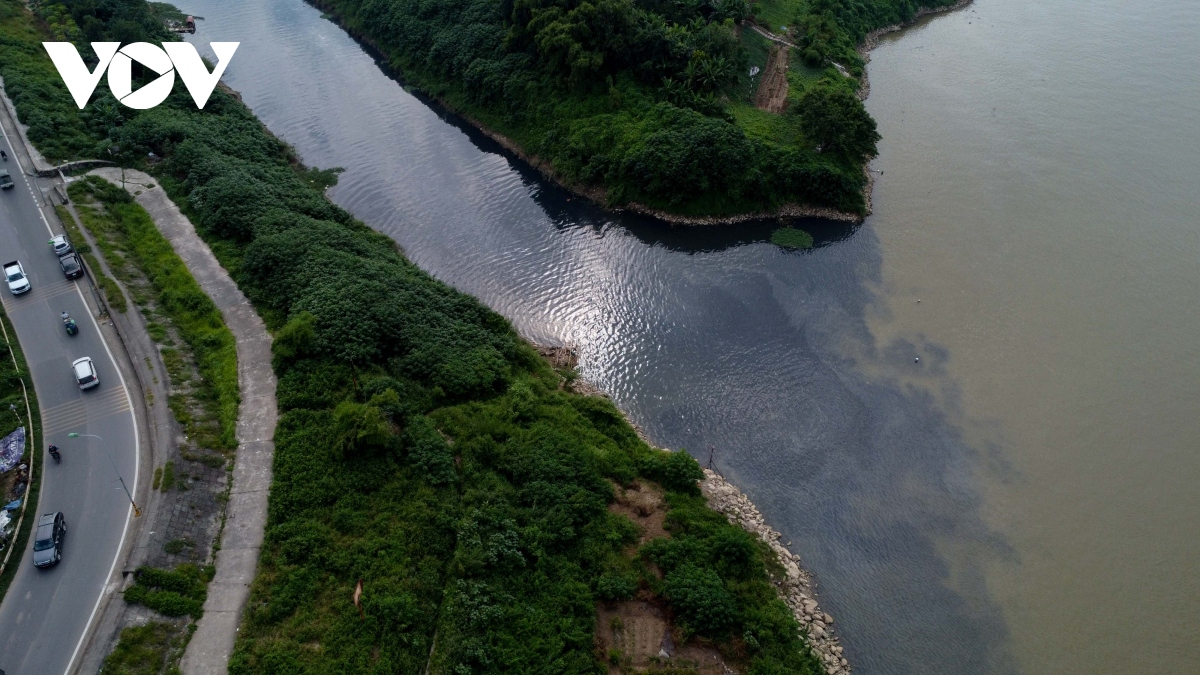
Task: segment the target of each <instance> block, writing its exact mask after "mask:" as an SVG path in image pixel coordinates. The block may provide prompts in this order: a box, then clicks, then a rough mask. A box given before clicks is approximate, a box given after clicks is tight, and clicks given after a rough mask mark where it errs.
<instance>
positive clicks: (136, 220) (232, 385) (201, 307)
mask: <svg viewBox="0 0 1200 675" xmlns="http://www.w3.org/2000/svg"><path fill="white" fill-rule="evenodd" d="M69 193H70V195H71V198H72V199H73V200H74V201H75V203H76V205H77V211H78V212H79V215H80V218H81V219H82V220H83V223H84V225H85V226H86V227H87V228H88V231H89V232H91V233H92V235H93V236H94V237H95V238H96V242H97V244H98V245H99V246H100V247H101V248H102V249H104V256H105V259H106V260H108V261H109V264H110V265H111V266H112V267H113V269H114V270H116V269H118V268H119V267H121V266H122V264H123V262H124V261H125V260H126V259H128V260H129V261H130V262H132V263H133V264H135V265H136V266H137V268H138V270H139V271H140V272H141V273H142V274H143V275H145V277H146V278H147V279H148V280H149V282H150V285H151V287H152V289H153V294H154V300H155V302H156V305H157V307H158V310H159V311H161V312H162V313H163V314H164V315H165V316H166V318H167V319H169V320H170V322H171V325H172V326H173V327H174V328H175V329H176V330H177V331H178V332H179V335H180V336H181V337H182V338H183V341H184V342H186V343H187V345H188V348H189V349H190V350H191V354H192V357H193V358H194V359H195V362H196V366H197V368H198V369H199V372H200V375H201V380H202V384H201V389H202V394H201V398H207V399H209V400H211V401H212V404H213V405H212V407H214V408H215V412H216V418H217V421H218V424H219V434H218V435H217V437H214V438H207V437H205V438H203V439H201V440H198V442H200V443H201V444H202V445H205V446H208V447H213V448H221V449H232V448H234V447H236V446H237V439H236V428H237V414H238V403H239V402H240V400H241V397H240V394H239V392H238V379H237V348H236V346H235V345H234V340H233V334H232V333H230V332H229V329H228V328H226V327H225V322H224V320H223V319H222V318H221V312H220V311H219V310H218V309H217V306H216V305H214V304H213V301H212V300H211V299H210V298H209V297H208V295H207V294H205V292H204V290H203V289H201V288H200V284H198V283H196V280H195V279H194V278H193V277H192V274H191V272H189V271H188V269H187V266H186V265H185V264H184V262H183V260H182V259H180V257H179V256H178V255H177V254H176V253H175V250H174V249H173V248H171V243H170V242H169V241H167V240H166V238H165V237H163V236H162V233H160V232H159V231H158V228H157V227H155V226H154V221H153V220H151V218H150V214H148V213H146V210H145V209H143V208H142V207H141V206H139V205H138V204H137V203H135V202H134V201H133V197H131V196H130V195H129V193H128V192H126V191H125V190H124V189H122V188H120V187H118V186H116V185H113V184H112V183H109V182H108V181H106V180H104V179H102V178H100V177H98V176H86V177H85V178H84V179H82V180H79V181H76V182H74V183H72V184H71V187H70V189H69ZM89 202H98V204H99V206H98V207H92V206H89V205H88V203H89ZM151 329H152V331H153V322H152V326H151ZM160 330H162V329H161V328H160ZM156 339H159V340H160V341H161V337H159V338H156ZM172 353H173V354H174V355H175V356H177V357H179V353H178V352H177V351H174V350H172ZM167 357H168V354H167V353H166V350H164V354H163V358H164V361H166V360H167ZM179 358H182V357H179ZM167 365H168V371H172V368H171V364H169V363H168V364H167ZM176 370H182V369H176ZM169 374H170V375H171V379H172V382H174V383H175V386H176V387H179V386H181V385H182V380H183V379H184V376H183V375H182V374H181V373H180V372H169ZM172 399H173V400H172V401H170V402H169V404H170V405H171V410H172V412H173V413H175V415H176V419H177V420H178V421H179V423H180V424H182V425H183V426H184V428H185V429H186V430H187V431H188V432H189V436H200V435H201V434H202V433H203V431H204V427H203V425H202V424H200V423H199V422H198V421H197V420H194V419H193V415H192V414H191V412H190V411H189V410H188V408H187V406H185V405H183V404H182V403H181V402H180V401H177V400H175V399H176V397H175V396H172Z"/></svg>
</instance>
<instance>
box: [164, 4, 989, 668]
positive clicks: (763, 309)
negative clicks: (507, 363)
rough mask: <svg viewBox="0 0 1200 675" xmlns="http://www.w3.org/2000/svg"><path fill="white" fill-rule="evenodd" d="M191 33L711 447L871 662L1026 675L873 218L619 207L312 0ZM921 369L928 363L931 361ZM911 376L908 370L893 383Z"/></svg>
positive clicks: (466, 279) (299, 136) (541, 333)
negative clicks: (713, 221) (889, 334)
mask: <svg viewBox="0 0 1200 675" xmlns="http://www.w3.org/2000/svg"><path fill="white" fill-rule="evenodd" d="M183 9H184V10H185V11H187V12H190V13H194V14H197V15H202V16H204V17H206V18H205V20H204V21H203V22H202V24H201V29H200V32H199V33H198V34H197V35H196V36H194V37H192V38H190V39H191V40H192V41H194V42H198V43H200V44H201V45H206V44H207V43H208V42H209V41H229V40H233V41H240V42H241V47H240V48H239V50H238V52H237V54H236V56H235V58H234V59H233V61H232V64H231V65H230V66H229V69H228V71H227V73H226V75H225V81H226V82H227V83H228V84H229V85H230V86H231V87H233V88H234V89H236V90H238V91H239V92H241V94H242V95H243V97H244V100H245V101H246V103H247V104H248V105H249V106H250V107H251V108H253V110H254V111H255V113H256V114H257V115H258V116H259V117H260V118H261V119H262V120H263V122H265V123H266V124H267V126H269V127H270V128H271V130H272V131H273V132H274V133H276V134H277V135H279V136H280V137H281V138H283V139H284V140H286V141H287V142H289V143H291V144H292V145H294V146H295V147H296V149H297V151H298V152H299V154H300V156H301V157H302V158H303V160H304V161H305V162H306V163H307V164H309V165H312V166H318V167H331V166H340V167H345V168H346V171H345V173H344V174H342V176H341V180H340V183H339V185H338V186H337V187H336V188H335V189H334V190H333V191H332V193H331V196H332V197H333V199H334V200H335V201H336V202H337V203H338V204H340V205H342V206H344V207H346V208H347V209H349V210H350V211H352V212H353V213H354V214H355V215H356V216H357V217H359V218H360V219H362V220H363V221H365V222H367V223H369V224H370V225H371V226H372V227H374V228H376V229H378V230H380V231H382V232H385V233H387V234H388V235H390V236H392V237H393V238H395V239H396V241H398V242H399V243H400V245H401V246H402V247H403V248H404V250H405V251H406V253H407V255H408V256H409V257H410V258H411V259H412V260H413V261H415V262H416V263H417V264H419V265H420V266H421V267H422V268H424V269H426V270H428V271H429V272H431V273H432V274H434V275H435V276H437V277H438V278H440V279H442V280H444V281H446V282H448V283H450V284H452V285H454V286H455V287H457V288H459V289H461V290H463V291H465V292H467V293H471V294H473V295H475V296H477V297H479V298H480V299H482V300H483V301H484V302H485V303H487V304H488V305H489V306H491V307H492V308H494V309H495V310H497V311H499V312H500V313H502V314H503V315H505V316H506V317H508V318H509V319H510V320H511V321H512V322H513V323H514V324H515V326H516V327H517V329H518V330H519V331H520V332H521V333H522V334H524V335H526V336H528V337H530V338H531V339H534V340H536V341H543V342H551V343H561V342H568V343H572V344H575V345H577V346H578V347H579V348H580V350H581V357H582V359H581V361H582V372H583V375H584V377H586V378H587V379H588V380H590V381H593V382H595V383H596V384H598V385H599V386H601V387H602V388H603V389H605V390H606V391H608V392H610V393H611V395H612V396H613V398H614V400H615V401H616V402H617V403H618V404H619V405H620V406H621V407H622V409H624V410H626V411H627V412H628V413H629V414H630V416H631V417H632V418H633V419H634V420H635V421H636V422H637V423H638V424H640V425H641V426H642V427H643V428H644V429H645V430H646V432H647V433H648V434H649V435H650V437H651V438H652V439H653V440H654V441H655V442H656V443H658V444H660V445H663V446H667V447H672V448H686V449H687V450H689V451H690V452H692V454H694V455H695V456H697V457H698V458H700V459H701V460H702V461H706V460H707V458H708V456H709V453H710V450H712V451H713V452H715V457H716V463H717V466H718V467H719V468H720V470H721V471H722V472H723V473H724V474H725V476H726V477H728V478H729V479H731V480H732V481H733V482H734V483H735V484H737V485H738V486H740V487H741V488H742V489H743V490H744V491H745V492H746V493H747V494H748V495H749V496H750V497H751V498H752V499H753V500H754V501H755V502H756V503H757V504H758V505H759V507H760V508H761V509H762V511H763V512H764V514H765V515H766V516H767V519H768V521H769V522H770V523H771V524H772V525H773V526H774V527H776V528H777V529H779V530H780V531H781V532H783V534H784V540H785V541H791V542H792V548H793V550H795V551H796V552H798V553H799V554H800V555H801V556H802V558H803V559H804V561H805V564H806V565H807V567H808V568H809V569H811V570H812V571H813V572H814V573H815V575H816V577H817V580H818V583H819V588H818V592H819V594H820V596H821V600H822V604H823V605H825V606H826V607H827V608H828V611H829V612H830V613H832V614H833V615H834V616H835V618H836V620H837V629H838V631H839V633H840V634H841V635H842V636H843V641H844V642H845V644H846V648H847V652H848V653H847V656H848V657H849V658H850V659H851V661H852V663H853V666H854V668H855V671H856V672H858V673H863V674H864V675H870V674H876V673H879V674H882V673H889V674H890V673H914V674H915V673H921V674H930V673H967V672H999V673H1003V672H1007V671H1009V670H1011V669H1012V664H1011V663H1010V662H1009V659H1008V656H1007V653H1008V641H1007V633H1006V629H1005V624H1004V621H1003V619H1002V616H1001V613H1000V609H999V608H998V607H997V606H996V604H995V603H993V602H992V601H991V600H990V599H989V597H988V594H987V592H986V589H985V587H984V582H983V577H982V574H983V572H982V570H981V569H979V568H978V566H977V565H976V563H975V562H971V561H968V562H967V563H965V564H964V563H963V562H961V561H958V562H955V563H954V565H953V567H954V570H953V574H954V576H955V580H956V583H955V587H954V588H953V590H952V589H951V586H950V584H949V578H950V576H951V573H952V570H951V567H952V565H951V563H950V562H949V561H948V559H947V558H946V556H945V551H944V549H943V546H944V544H945V543H946V542H952V543H954V544H955V545H956V546H967V547H970V548H972V550H974V551H976V555H977V556H979V557H981V558H990V559H996V560H1006V559H1011V557H1012V553H1011V551H1010V550H1009V548H1008V547H1007V545H1006V544H1005V543H1004V541H1003V540H1002V539H1001V538H999V537H998V536H997V535H995V534H993V533H992V532H990V531H989V529H988V528H987V527H986V526H985V525H984V523H983V520H982V518H981V515H980V496H979V494H978V490H977V487H976V482H977V472H978V471H979V467H980V465H981V462H980V457H979V454H978V452H977V451H976V450H974V449H972V448H971V447H969V446H968V444H966V443H965V442H964V440H963V438H962V437H961V436H960V434H959V432H958V431H957V426H956V425H955V424H954V422H953V420H952V419H950V418H949V417H948V416H947V413H945V412H943V410H944V409H945V405H944V403H942V402H940V401H939V400H938V399H937V398H936V397H935V396H934V395H932V394H930V393H929V389H928V387H924V386H922V387H915V386H911V385H908V384H905V383H904V382H903V381H902V380H901V379H900V378H899V377H898V376H897V375H896V374H897V373H902V374H904V375H905V377H907V376H908V375H912V374H913V373H917V374H919V375H920V376H921V377H922V378H923V381H925V382H927V383H935V384H938V386H944V387H950V384H949V382H948V380H947V378H946V375H945V368H944V364H945V361H946V360H947V359H948V358H949V355H948V353H947V351H946V350H945V349H943V348H940V347H939V346H938V345H936V344H933V343H930V342H928V341H913V340H909V339H903V338H902V339H897V340H894V341H892V342H890V343H889V344H887V345H885V346H882V347H878V346H876V345H875V342H874V338H873V337H872V335H871V333H870V331H869V330H868V326H867V314H868V310H869V308H870V306H872V304H873V303H875V302H877V300H878V298H877V293H878V292H877V290H875V289H876V288H877V287H878V285H879V284H880V282H881V271H880V270H881V264H882V263H881V257H882V253H881V249H880V242H879V238H878V236H877V234H876V232H875V230H874V227H873V225H872V224H871V223H870V222H868V223H867V224H866V225H864V226H861V227H854V226H848V225H844V224H840V223H831V222H825V221H804V222H800V223H797V225H799V226H801V227H803V228H805V229H807V230H809V231H810V232H812V233H813V235H814V237H815V239H816V242H817V247H816V248H815V249H813V250H811V251H807V252H789V251H784V250H782V249H780V248H778V247H776V246H774V245H772V244H770V243H769V241H768V238H769V236H770V232H771V231H772V230H773V229H774V228H775V227H778V223H773V222H768V223H757V224H753V223H752V224H745V225H738V226H733V227H712V228H672V227H668V226H665V225H663V224H661V223H658V222H656V221H652V220H648V219H644V218H640V217H631V216H628V215H622V214H611V213H606V212H604V211H602V210H600V209H598V208H596V207H594V206H592V205H589V204H588V203H586V202H585V201H583V200H581V199H579V198H574V197H572V195H570V194H569V193H566V192H564V191H563V190H561V189H559V188H557V187H556V186H554V185H552V184H549V183H547V182H546V181H544V180H543V179H542V178H541V177H540V175H538V174H537V173H536V172H534V171H532V170H530V169H529V168H527V167H525V166H522V165H520V164H519V163H517V162H516V161H515V160H514V159H513V158H512V157H510V156H508V155H506V154H505V153H504V152H503V151H502V150H501V149H500V148H499V147H498V146H497V145H496V144H494V143H493V142H491V141H490V140H488V139H487V138H486V137H484V136H482V135H481V134H479V133H478V132H476V131H474V130H473V129H471V128H469V127H468V126H466V125H464V124H462V123H460V122H458V121H456V120H455V119H454V118H453V117H452V116H450V115H448V114H446V113H445V111H443V110H440V109H438V108H437V107H436V106H432V105H430V104H429V103H428V102H427V101H424V100H422V99H420V98H418V97H416V96H414V95H412V94H410V93H408V92H407V91H405V89H404V88H403V85H402V83H399V82H397V81H395V80H393V79H390V78H389V77H388V76H387V75H386V74H385V73H383V72H382V71H381V70H380V68H379V66H378V65H377V64H376V63H375V61H374V60H373V58H372V56H371V55H370V54H368V53H367V52H366V51H364V49H363V48H362V47H361V46H360V45H359V44H357V43H355V42H354V41H353V40H351V39H350V38H349V37H348V36H347V35H346V34H345V33H344V32H342V31H341V30H340V29H339V28H338V27H337V26H336V25H334V24H332V23H330V22H329V21H327V20H324V19H322V18H321V13H320V12H319V11H318V10H316V9H314V8H312V7H310V6H308V5H305V4H303V3H302V2H299V0H275V1H265V0H260V1H254V2H243V3H221V2H216V1H215V0H193V1H192V2H190V3H189V4H187V5H186V6H185V7H183ZM918 354H919V355H920V356H921V357H922V359H921V363H920V364H919V365H917V364H914V363H913V360H914V357H915V356H917V355H918ZM893 371H894V372H893Z"/></svg>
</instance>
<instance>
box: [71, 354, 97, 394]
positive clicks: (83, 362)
mask: <svg viewBox="0 0 1200 675" xmlns="http://www.w3.org/2000/svg"><path fill="white" fill-rule="evenodd" d="M71 371H72V372H73V373H74V374H75V381H76V382H78V383H79V388H80V389H91V388H92V387H95V386H96V385H98V384H100V376H99V375H98V374H96V364H94V363H92V358H91V357H90V356H85V357H83V358H81V359H75V362H74V363H72V364H71Z"/></svg>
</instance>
